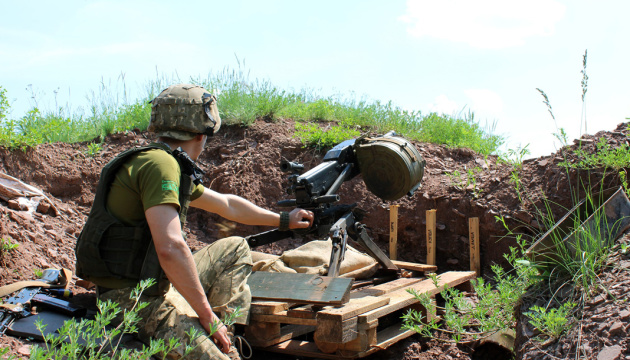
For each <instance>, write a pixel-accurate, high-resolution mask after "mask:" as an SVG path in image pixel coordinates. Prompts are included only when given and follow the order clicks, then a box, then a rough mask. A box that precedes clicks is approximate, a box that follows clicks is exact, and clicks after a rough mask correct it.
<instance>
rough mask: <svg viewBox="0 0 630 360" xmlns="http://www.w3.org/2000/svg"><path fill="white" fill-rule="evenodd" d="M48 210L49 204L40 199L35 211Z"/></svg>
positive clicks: (43, 211)
mask: <svg viewBox="0 0 630 360" xmlns="http://www.w3.org/2000/svg"><path fill="white" fill-rule="evenodd" d="M48 210H50V204H49V203H48V202H47V201H40V202H39V204H38V205H37V212H39V213H42V214H47V213H48Z"/></svg>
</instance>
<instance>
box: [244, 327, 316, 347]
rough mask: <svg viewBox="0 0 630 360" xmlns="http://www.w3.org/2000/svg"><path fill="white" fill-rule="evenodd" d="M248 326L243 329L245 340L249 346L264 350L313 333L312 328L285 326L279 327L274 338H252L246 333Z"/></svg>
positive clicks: (313, 329) (313, 328)
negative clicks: (278, 331)
mask: <svg viewBox="0 0 630 360" xmlns="http://www.w3.org/2000/svg"><path fill="white" fill-rule="evenodd" d="M272 325H278V326H279V324H272ZM250 326H251V325H250ZM250 326H247V327H246V328H245V338H246V339H247V340H248V341H249V342H250V343H251V345H253V346H257V347H264V348H267V347H268V346H272V345H275V344H279V343H282V342H285V341H287V340H291V339H293V338H295V337H298V336H302V335H304V334H308V333H310V332H313V331H315V327H314V326H303V325H287V326H283V327H280V333H274V334H273V335H274V336H267V337H264V336H258V337H253V336H252V334H249V333H248V332H247V329H248V328H249V327H250Z"/></svg>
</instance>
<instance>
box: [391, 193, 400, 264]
mask: <svg viewBox="0 0 630 360" xmlns="http://www.w3.org/2000/svg"><path fill="white" fill-rule="evenodd" d="M398 206H399V205H392V206H390V207H389V258H390V259H391V260H396V259H397V258H398V251H397V248H398Z"/></svg>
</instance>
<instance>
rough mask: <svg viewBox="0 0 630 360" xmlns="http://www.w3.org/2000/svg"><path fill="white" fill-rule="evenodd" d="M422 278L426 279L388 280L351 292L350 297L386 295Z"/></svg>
mask: <svg viewBox="0 0 630 360" xmlns="http://www.w3.org/2000/svg"><path fill="white" fill-rule="evenodd" d="M396 266H398V265H396ZM422 280H424V279H420V278H400V279H396V280H394V281H390V282H386V283H384V284H380V285H376V286H373V287H371V288H369V289H363V290H359V291H356V292H354V293H352V294H350V297H351V298H358V297H363V296H379V295H385V294H387V293H390V292H392V291H396V290H399V289H402V288H405V287H407V286H410V285H413V284H415V283H419V282H420V281H422Z"/></svg>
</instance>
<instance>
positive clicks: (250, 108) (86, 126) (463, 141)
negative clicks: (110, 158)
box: [0, 64, 504, 155]
mask: <svg viewBox="0 0 630 360" xmlns="http://www.w3.org/2000/svg"><path fill="white" fill-rule="evenodd" d="M119 82H122V89H120V88H119V87H120V86H118V87H116V86H114V85H112V84H111V83H108V84H106V83H105V82H104V81H101V84H100V86H99V88H98V90H97V91H95V92H92V93H91V94H89V96H88V99H89V100H90V103H91V105H90V108H89V111H88V112H87V114H86V113H84V112H79V111H73V110H72V109H71V108H70V107H69V106H66V107H59V108H58V109H55V110H54V111H43V110H42V109H39V108H38V107H37V105H35V106H34V107H33V108H32V109H31V110H30V111H28V113H27V114H26V115H24V116H22V117H21V118H18V119H7V118H6V116H5V114H7V113H8V108H9V104H8V102H7V101H6V92H5V90H4V89H2V87H1V86H0V90H1V91H0V101H3V102H2V108H0V109H1V112H0V113H1V114H2V118H0V145H3V146H7V147H11V148H15V147H20V146H34V145H37V144H40V143H45V142H70V143H72V142H79V141H88V140H92V139H94V138H97V137H99V136H106V135H108V134H111V133H115V132H122V131H127V130H132V129H134V128H138V129H140V130H145V129H146V128H147V126H148V121H149V117H150V113H151V107H150V104H149V103H148V102H149V101H150V99H152V98H154V97H155V96H156V95H157V94H158V93H159V91H160V90H162V89H163V88H165V87H166V86H167V85H168V84H171V83H175V82H192V83H195V84H199V85H202V86H203V87H205V88H206V89H208V90H209V91H212V92H214V93H215V94H216V95H217V96H218V98H219V111H220V114H221V118H222V120H223V121H224V123H225V124H227V125H241V126H249V125H251V124H253V123H254V122H255V121H256V120H259V119H262V120H265V121H277V120H279V119H293V120H295V121H296V122H301V123H314V122H332V123H333V124H335V125H339V126H341V127H343V128H346V129H355V128H363V129H365V130H371V131H376V132H386V131H390V130H394V131H396V132H397V133H399V134H401V135H403V136H405V137H407V138H409V139H414V140H419V141H424V142H432V143H437V144H445V145H448V146H452V147H468V148H471V149H473V150H475V151H477V152H480V153H482V154H484V155H489V154H492V153H494V152H496V151H497V149H498V148H499V147H500V146H501V145H502V144H503V143H504V139H503V137H501V136H499V135H495V134H493V131H494V128H492V127H489V128H484V127H482V126H481V125H480V124H479V123H477V122H476V121H475V120H474V116H473V114H472V113H469V114H467V115H465V116H464V118H455V117H451V116H445V115H438V114H436V113H429V114H427V115H423V114H422V113H421V112H420V111H409V110H405V109H402V108H400V107H398V106H396V105H394V104H393V103H392V102H391V101H389V102H386V103H383V102H380V101H369V100H367V99H364V98H363V99H356V98H355V97H352V96H348V97H344V96H341V95H334V96H322V95H321V94H319V93H318V92H317V91H315V90H313V89H308V88H306V89H302V90H299V91H296V90H284V89H280V88H278V87H276V86H275V85H273V84H272V83H271V82H270V81H269V80H260V79H251V78H250V75H249V72H247V71H245V70H243V68H242V67H241V66H240V64H239V67H238V69H230V68H225V69H223V70H222V71H220V72H218V73H216V74H210V75H208V77H207V78H205V79H202V78H196V79H189V80H188V81H181V80H179V79H176V80H170V79H166V78H165V77H163V76H162V77H160V76H158V78H157V80H154V81H150V82H148V83H147V85H146V89H145V92H144V95H142V96H140V97H139V98H138V99H135V100H133V101H130V100H129V98H128V96H127V88H126V85H125V84H124V76H122V75H121V78H119ZM341 132H347V133H348V134H353V132H352V131H345V130H344V131H341ZM349 136H352V135H349ZM306 142H307V143H308V144H312V145H318V144H320V145H321V141H320V140H319V139H314V140H307V141H306Z"/></svg>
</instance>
